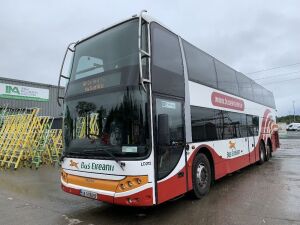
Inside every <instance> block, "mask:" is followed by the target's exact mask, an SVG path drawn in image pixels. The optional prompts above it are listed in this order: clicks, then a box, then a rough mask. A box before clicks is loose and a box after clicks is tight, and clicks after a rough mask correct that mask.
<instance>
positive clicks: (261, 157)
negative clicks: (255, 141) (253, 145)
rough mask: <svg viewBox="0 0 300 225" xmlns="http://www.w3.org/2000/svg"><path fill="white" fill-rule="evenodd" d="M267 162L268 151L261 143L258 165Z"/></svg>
mask: <svg viewBox="0 0 300 225" xmlns="http://www.w3.org/2000/svg"><path fill="white" fill-rule="evenodd" d="M265 160H266V149H265V145H264V143H263V142H260V144H259V161H258V164H259V165H261V164H263V163H264V162H265Z"/></svg>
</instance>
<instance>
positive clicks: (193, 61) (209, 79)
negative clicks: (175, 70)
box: [182, 40, 217, 88]
mask: <svg viewBox="0 0 300 225" xmlns="http://www.w3.org/2000/svg"><path fill="white" fill-rule="evenodd" d="M182 43H183V47H184V52H185V58H186V64H187V69H188V74H189V79H190V80H192V81H195V82H198V83H201V84H204V85H207V86H210V87H214V88H216V87H217V76H216V71H215V68H214V62H213V58H212V57H211V56H210V55H208V54H206V53H204V52H202V51H201V50H199V49H198V48H196V47H195V46H193V45H191V44H189V43H188V42H186V41H184V40H183V42H182Z"/></svg>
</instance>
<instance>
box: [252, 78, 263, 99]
mask: <svg viewBox="0 0 300 225" xmlns="http://www.w3.org/2000/svg"><path fill="white" fill-rule="evenodd" d="M252 87H253V95H254V101H255V102H257V103H260V104H264V94H263V87H262V86H260V85H258V84H257V83H255V82H254V81H253V82H252Z"/></svg>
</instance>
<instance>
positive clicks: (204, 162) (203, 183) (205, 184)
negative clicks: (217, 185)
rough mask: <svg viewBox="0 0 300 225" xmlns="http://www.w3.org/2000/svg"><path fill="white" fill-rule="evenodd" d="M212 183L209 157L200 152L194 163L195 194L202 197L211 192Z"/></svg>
mask: <svg viewBox="0 0 300 225" xmlns="http://www.w3.org/2000/svg"><path fill="white" fill-rule="evenodd" d="M210 185H211V168H210V163H209V160H208V159H207V157H206V156H205V155H204V154H203V153H200V154H198V155H196V158H195V160H194V163H193V194H194V196H195V197H196V198H198V199H200V198H202V197H203V196H204V195H206V194H207V193H208V192H209V189H210Z"/></svg>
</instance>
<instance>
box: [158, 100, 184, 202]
mask: <svg viewBox="0 0 300 225" xmlns="http://www.w3.org/2000/svg"><path fill="white" fill-rule="evenodd" d="M154 102H155V113H154V115H155V119H154V123H155V124H154V127H155V159H156V182H157V183H156V188H157V189H156V190H157V195H156V196H157V202H158V203H162V202H164V201H167V200H169V199H172V198H174V197H176V196H178V195H181V194H183V193H185V192H186V190H187V186H186V185H187V183H186V169H185V164H186V155H185V151H184V143H185V138H184V119H183V102H182V101H180V100H177V99H169V98H164V97H156V98H155V101H154Z"/></svg>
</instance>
